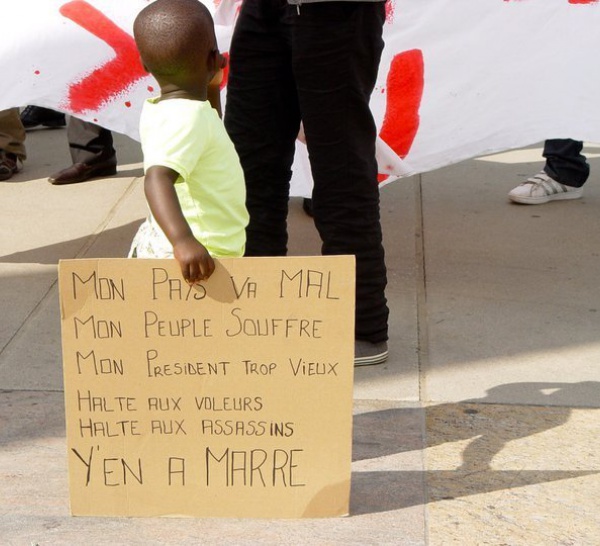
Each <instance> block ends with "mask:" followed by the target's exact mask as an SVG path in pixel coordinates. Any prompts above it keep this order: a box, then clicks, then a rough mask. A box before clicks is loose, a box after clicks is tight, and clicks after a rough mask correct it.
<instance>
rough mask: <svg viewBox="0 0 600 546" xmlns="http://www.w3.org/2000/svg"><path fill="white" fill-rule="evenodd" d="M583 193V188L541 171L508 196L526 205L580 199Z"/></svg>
mask: <svg viewBox="0 0 600 546" xmlns="http://www.w3.org/2000/svg"><path fill="white" fill-rule="evenodd" d="M582 194H583V188H574V187H573V186H565V184H561V183H560V182H557V181H556V180H554V178H550V177H549V176H548V175H547V174H546V173H545V172H544V171H540V172H539V173H537V174H534V175H533V176H532V177H531V178H528V179H527V180H525V182H523V183H522V184H519V185H518V186H517V187H516V188H514V189H512V190H511V191H510V192H508V198H509V199H510V200H511V201H514V202H515V203H523V204H524V205H541V204H542V203H547V202H548V201H558V200H560V199H579V198H580V197H581V195H582Z"/></svg>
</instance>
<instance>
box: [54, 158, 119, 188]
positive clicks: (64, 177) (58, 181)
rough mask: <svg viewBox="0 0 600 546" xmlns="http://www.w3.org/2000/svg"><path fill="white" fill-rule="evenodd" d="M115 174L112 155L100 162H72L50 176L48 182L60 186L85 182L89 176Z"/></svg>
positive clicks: (115, 169) (115, 162) (115, 166)
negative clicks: (90, 163)
mask: <svg viewBox="0 0 600 546" xmlns="http://www.w3.org/2000/svg"><path fill="white" fill-rule="evenodd" d="M115 174H117V160H116V159H115V158H114V157H113V158H112V159H108V160H106V161H103V162H101V163H94V164H92V165H87V164H85V163H73V165H71V166H70V167H67V168H66V169H63V170H62V171H59V172H57V173H55V174H53V175H52V176H50V178H48V182H50V184H54V185H55V186H61V185H63V184H76V183H77V182H85V181H86V180H89V179H90V178H98V177H101V176H114V175H115Z"/></svg>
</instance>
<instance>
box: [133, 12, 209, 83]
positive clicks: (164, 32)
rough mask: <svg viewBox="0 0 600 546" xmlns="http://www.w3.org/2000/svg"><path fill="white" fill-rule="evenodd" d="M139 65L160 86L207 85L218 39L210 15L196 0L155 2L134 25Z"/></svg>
mask: <svg viewBox="0 0 600 546" xmlns="http://www.w3.org/2000/svg"><path fill="white" fill-rule="evenodd" d="M133 34H134V37H135V42H136V44H137V47H138V50H139V52H140V56H141V58H142V62H143V63H144V66H145V67H146V70H148V71H149V72H150V73H151V74H152V75H153V76H154V77H155V78H156V79H157V81H158V83H159V84H161V86H163V85H165V84H171V85H175V86H177V87H181V88H183V89H185V88H186V86H187V84H189V83H190V82H193V83H195V84H197V83H198V82H201V83H208V81H209V80H210V79H211V78H212V76H213V74H214V71H215V69H216V68H215V62H216V55H217V53H218V49H217V40H216V37H215V28H214V23H213V19H212V16H211V14H210V12H209V11H208V9H207V8H206V6H204V4H202V3H201V2H199V1H198V0H156V1H155V2H153V3H152V4H149V5H148V6H146V7H145V8H144V9H143V10H142V11H140V13H139V14H138V16H137V17H136V19H135V21H134V23H133Z"/></svg>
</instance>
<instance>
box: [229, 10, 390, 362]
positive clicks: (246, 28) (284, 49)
mask: <svg viewBox="0 0 600 546" xmlns="http://www.w3.org/2000/svg"><path fill="white" fill-rule="evenodd" d="M293 4H295V5H293ZM384 21H385V2H384V1H379V0H374V1H334V2H332V1H320V0H244V2H243V4H242V7H241V11H240V14H239V17H238V20H237V22H236V25H235V28H234V33H233V37H232V42H231V47H230V51H229V59H230V69H229V78H228V83H227V107H226V109H225V126H226V128H227V131H228V132H229V135H230V136H231V138H232V140H233V142H234V144H235V146H236V149H237V152H238V154H239V156H240V160H241V163H242V167H243V168H244V174H245V178H246V191H247V194H248V197H247V202H246V204H247V206H248V210H249V212H250V224H249V226H248V229H247V236H248V241H247V245H246V255H247V256H283V255H285V254H286V253H287V240H288V237H287V212H288V198H289V187H290V177H291V167H292V163H293V159H294V149H295V147H294V142H295V140H296V136H297V135H298V129H299V127H300V120H302V123H303V125H304V131H305V134H306V143H307V146H308V153H309V157H310V164H311V170H312V175H313V179H314V190H313V193H312V206H313V215H314V219H315V225H316V227H317V229H318V231H319V234H320V236H321V239H322V241H323V246H322V253H323V254H328V255H333V254H352V255H354V256H356V315H355V316H356V328H355V339H356V341H355V364H356V365H365V364H377V363H380V362H383V361H385V360H386V359H387V356H388V347H387V339H388V323H387V321H388V314H389V312H388V307H387V301H386V298H385V287H386V284H387V273H386V267H385V260H384V249H383V245H382V232H381V224H380V212H379V188H378V182H377V162H376V160H375V142H376V127H375V123H374V120H373V116H372V114H371V110H370V108H369V100H370V96H371V93H372V91H373V88H374V86H375V81H376V78H377V71H378V67H379V61H380V58H381V53H382V50H383V45H384V44H383V39H382V32H383V24H384Z"/></svg>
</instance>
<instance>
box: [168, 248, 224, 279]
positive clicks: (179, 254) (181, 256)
mask: <svg viewBox="0 0 600 546" xmlns="http://www.w3.org/2000/svg"><path fill="white" fill-rule="evenodd" d="M173 253H174V255H175V259H176V260H177V261H178V262H179V266H180V267H181V273H182V274H183V278H184V279H185V281H186V282H187V283H188V284H197V283H199V282H200V281H205V280H207V279H208V278H209V277H210V276H211V275H212V274H213V272H214V270H215V262H214V260H213V259H212V257H211V255H210V254H209V253H208V250H206V248H205V247H204V245H202V244H201V243H199V242H198V241H197V240H196V239H195V238H194V237H189V238H186V239H184V240H183V241H181V242H179V243H177V244H176V245H174V246H173Z"/></svg>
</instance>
